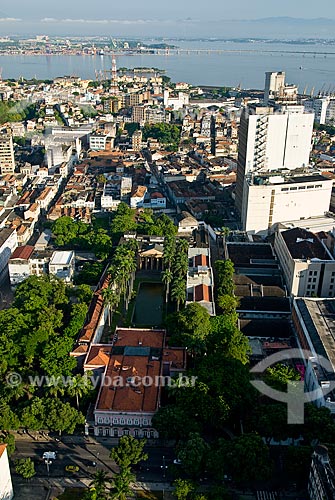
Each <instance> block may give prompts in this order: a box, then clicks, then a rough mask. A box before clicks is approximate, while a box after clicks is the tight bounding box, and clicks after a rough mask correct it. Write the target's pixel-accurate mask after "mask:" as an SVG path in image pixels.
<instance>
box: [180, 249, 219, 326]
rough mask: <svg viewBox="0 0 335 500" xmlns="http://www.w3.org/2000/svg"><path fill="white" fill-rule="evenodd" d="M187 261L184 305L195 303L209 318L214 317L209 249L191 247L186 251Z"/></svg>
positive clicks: (212, 281)
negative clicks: (206, 312)
mask: <svg viewBox="0 0 335 500" xmlns="http://www.w3.org/2000/svg"><path fill="white" fill-rule="evenodd" d="M188 259H189V268H188V272H187V284H186V305H187V304H191V303H192V302H197V303H198V304H200V305H201V306H202V307H204V308H205V309H206V310H207V311H208V313H209V314H210V315H211V316H215V302H214V280H213V271H212V267H211V259H210V249H209V248H197V247H191V248H189V250H188Z"/></svg>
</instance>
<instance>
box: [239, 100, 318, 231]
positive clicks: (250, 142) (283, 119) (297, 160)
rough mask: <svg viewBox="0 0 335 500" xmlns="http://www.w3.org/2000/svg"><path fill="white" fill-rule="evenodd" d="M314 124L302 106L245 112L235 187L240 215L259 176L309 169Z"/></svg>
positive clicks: (257, 107)
mask: <svg viewBox="0 0 335 500" xmlns="http://www.w3.org/2000/svg"><path fill="white" fill-rule="evenodd" d="M313 122H314V114H313V113H305V112H304V108H303V106H284V107H281V108H276V109H275V108H274V107H272V106H270V107H267V106H257V105H253V106H249V107H246V108H245V109H244V110H243V112H242V115H241V123H240V130H239V150H238V165H237V184H236V207H237V209H238V211H239V212H240V214H241V215H242V213H243V210H244V211H245V210H246V208H245V206H246V204H247V195H248V186H249V185H252V184H253V179H254V177H255V176H256V175H258V174H264V173H267V172H270V173H271V172H272V174H273V173H274V172H275V171H277V172H280V171H281V170H283V169H285V170H296V169H301V168H304V167H307V166H308V164H309V155H310V150H311V142H312V133H313ZM243 207H244V208H243ZM303 215H304V214H302V216H303ZM284 220H287V219H284ZM279 221H280V219H279ZM274 222H275V221H274ZM277 222H278V220H277ZM263 229H265V228H263Z"/></svg>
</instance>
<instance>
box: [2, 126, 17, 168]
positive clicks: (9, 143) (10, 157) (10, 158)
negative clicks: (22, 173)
mask: <svg viewBox="0 0 335 500" xmlns="http://www.w3.org/2000/svg"><path fill="white" fill-rule="evenodd" d="M14 170H15V160H14V146H13V137H12V134H10V133H7V131H5V132H2V133H0V173H1V174H11V173H13V172H14Z"/></svg>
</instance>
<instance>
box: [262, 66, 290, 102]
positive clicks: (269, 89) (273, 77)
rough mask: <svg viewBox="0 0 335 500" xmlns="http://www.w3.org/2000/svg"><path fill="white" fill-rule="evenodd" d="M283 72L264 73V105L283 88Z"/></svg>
mask: <svg viewBox="0 0 335 500" xmlns="http://www.w3.org/2000/svg"><path fill="white" fill-rule="evenodd" d="M285 77H286V75H285V71H276V72H275V71H268V72H267V73H265V89H264V104H265V105H267V104H268V102H269V99H271V98H272V97H274V96H275V95H276V94H278V93H279V91H280V89H282V88H283V87H285Z"/></svg>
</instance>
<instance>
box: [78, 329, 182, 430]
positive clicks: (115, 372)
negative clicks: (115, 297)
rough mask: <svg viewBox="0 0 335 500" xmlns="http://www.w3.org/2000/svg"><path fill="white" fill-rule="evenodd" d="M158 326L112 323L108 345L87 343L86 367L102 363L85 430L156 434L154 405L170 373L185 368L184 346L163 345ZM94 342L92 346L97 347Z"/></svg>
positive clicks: (171, 375) (163, 333)
mask: <svg viewBox="0 0 335 500" xmlns="http://www.w3.org/2000/svg"><path fill="white" fill-rule="evenodd" d="M165 335H166V334H165V331H164V330H153V329H150V330H147V329H133V328H117V329H116V331H115V335H114V338H113V342H112V346H111V347H112V348H111V349H109V347H110V346H108V345H106V346H94V345H93V346H92V347H91V351H92V350H94V355H93V356H92V355H91V353H90V352H89V353H88V355H87V358H86V361H85V363H84V366H85V367H86V369H91V364H92V367H93V365H94V367H97V366H98V365H99V367H100V368H101V367H104V378H103V379H102V380H103V381H104V382H103V383H102V384H101V387H100V390H99V394H98V397H97V401H96V404H95V407H94V411H93V421H91V422H89V421H88V422H87V424H86V432H87V433H89V431H90V430H91V429H92V430H93V431H94V435H96V436H112V437H121V436H125V435H132V436H134V437H138V438H141V437H146V438H149V439H155V438H158V437H159V435H158V432H157V430H156V429H155V428H154V427H153V425H152V418H153V416H154V415H155V413H156V412H157V411H158V409H159V407H160V398H161V391H162V387H164V384H168V383H169V380H171V379H170V377H173V376H175V375H178V374H182V373H183V372H184V371H185V368H186V351H185V349H183V348H168V347H166V339H165ZM97 347H98V349H97Z"/></svg>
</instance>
